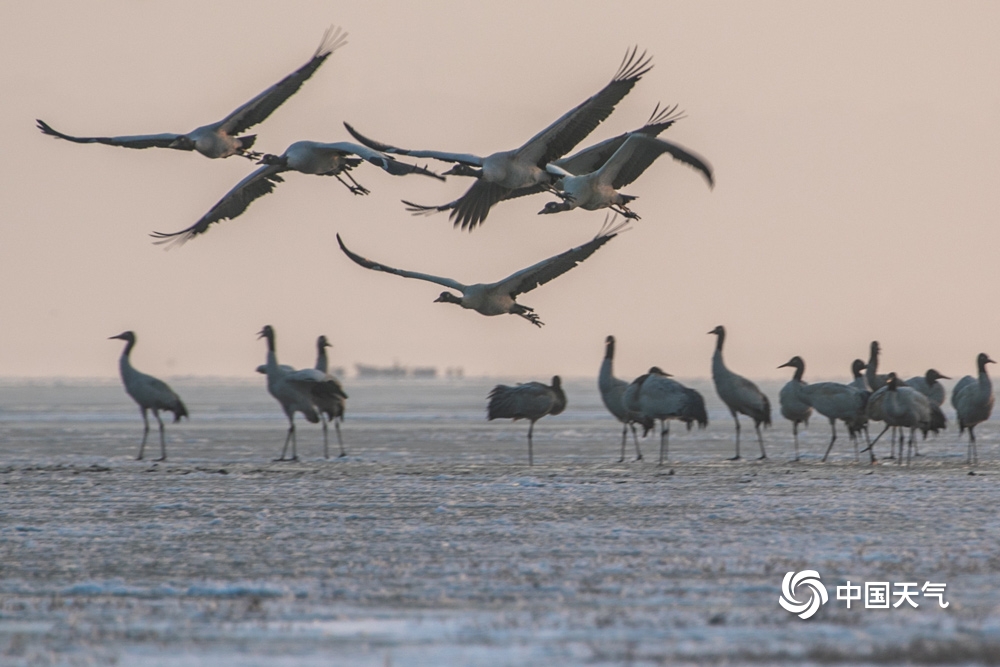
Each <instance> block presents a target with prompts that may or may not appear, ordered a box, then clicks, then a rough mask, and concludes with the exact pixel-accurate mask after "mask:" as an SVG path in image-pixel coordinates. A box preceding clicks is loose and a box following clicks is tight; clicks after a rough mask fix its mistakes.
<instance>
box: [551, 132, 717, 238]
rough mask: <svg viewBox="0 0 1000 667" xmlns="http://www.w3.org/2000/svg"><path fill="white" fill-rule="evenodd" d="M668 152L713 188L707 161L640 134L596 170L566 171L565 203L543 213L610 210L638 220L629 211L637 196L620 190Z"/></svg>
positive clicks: (561, 194)
mask: <svg viewBox="0 0 1000 667" xmlns="http://www.w3.org/2000/svg"><path fill="white" fill-rule="evenodd" d="M665 153H667V154H669V155H670V156H672V157H673V158H674V159H675V160H677V161H678V162H681V163H683V164H686V165H688V166H690V167H693V168H695V169H697V170H698V171H700V172H701V173H702V175H703V176H704V177H705V179H706V180H707V181H708V184H709V186H712V185H713V184H714V181H713V178H712V168H711V167H710V166H709V164H708V162H706V161H705V159H704V158H702V157H700V156H698V155H696V154H695V153H692V152H691V151H689V150H687V149H685V148H682V147H681V146H678V145H677V144H674V143H671V142H669V141H665V140H663V139H659V138H657V137H650V136H648V135H646V134H642V133H636V134H633V135H632V136H630V137H629V138H628V139H627V140H626V141H625V142H624V143H623V144H622V145H621V147H620V148H619V149H618V150H617V151H615V153H614V155H612V156H611V158H610V159H609V160H607V161H606V162H605V163H604V164H603V165H601V166H600V168H598V169H596V170H594V171H591V172H587V173H573V172H570V171H568V170H565V169H563V170H562V178H560V179H559V182H558V184H557V187H559V188H560V189H559V190H558V191H557V192H556V194H557V195H559V197H560V198H561V199H562V201H559V202H549V203H548V204H546V205H545V208H543V209H542V210H541V211H539V213H540V214H547V213H559V212H560V211H571V210H573V209H574V208H582V209H584V210H586V211H597V210H599V209H602V208H610V209H611V210H613V211H615V212H617V213H620V214H621V215H623V216H625V217H626V218H632V219H638V218H639V216H638V215H637V214H636V213H635V212H633V211H631V210H630V209H629V208H628V204H629V202H631V201H632V200H634V199H635V197H634V196H632V195H625V194H622V193H620V192H618V189H619V188H623V187H625V186H626V185H629V184H630V183H632V182H633V181H635V179H637V178H639V177H640V176H642V174H643V172H645V171H646V169H648V168H649V167H650V166H651V165H652V164H653V162H655V161H656V159H657V158H658V157H660V156H661V155H663V154H665ZM555 168H556V167H555V165H550V171H551V170H553V169H555Z"/></svg>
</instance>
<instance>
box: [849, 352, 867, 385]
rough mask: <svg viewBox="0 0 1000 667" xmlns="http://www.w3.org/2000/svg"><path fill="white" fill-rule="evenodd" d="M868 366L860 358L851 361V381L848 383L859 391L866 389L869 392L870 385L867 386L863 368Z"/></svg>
mask: <svg viewBox="0 0 1000 667" xmlns="http://www.w3.org/2000/svg"><path fill="white" fill-rule="evenodd" d="M867 368H868V364H866V363H865V362H864V361H863V360H862V359H855V360H854V361H852V362H851V378H852V379H851V381H850V382H849V383H848V384H850V385H851V386H852V387H854V388H855V389H860V390H861V391H867V392H869V393H871V387H869V386H868V382H867V381H866V380H865V370H866V369H867Z"/></svg>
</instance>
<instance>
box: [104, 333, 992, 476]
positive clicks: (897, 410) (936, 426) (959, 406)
mask: <svg viewBox="0 0 1000 667" xmlns="http://www.w3.org/2000/svg"><path fill="white" fill-rule="evenodd" d="M708 333H709V334H712V335H715V336H716V337H717V338H716V345H715V352H714V353H713V355H712V380H713V382H714V384H715V389H716V392H718V394H719V398H720V399H721V400H722V402H723V403H724V404H725V405H726V407H727V408H728V409H729V412H730V414H732V416H733V420H734V422H735V425H736V443H735V445H736V454H735V456H733V458H732V459H731V460H737V459H739V458H741V457H740V419H739V416H740V415H741V414H742V415H746V416H748V417H750V418H751V419H752V420H753V422H754V430H755V431H756V433H757V443H758V445H759V446H760V458H761V459H764V458H767V453H766V451H765V449H764V438H763V435H762V434H761V426H770V425H771V402H770V400H769V399H768V397H767V395H766V394H764V393H763V392H762V391H761V390H760V389H759V388H758V387H757V385H756V384H754V383H753V382H751V381H750V380H748V379H747V378H745V377H743V376H741V375H739V374H737V373H734V372H733V371H731V370H729V368H728V367H727V366H726V364H725V362H724V361H723V359H722V346H723V344H724V343H725V339H726V330H725V328H724V327H722V326H718V327H715V328H714V329H712V330H711V331H709V332H708ZM258 337H260V338H264V339H266V341H267V361H266V363H265V364H262V365H260V366H258V367H257V372H258V373H262V374H264V375H266V376H267V388H268V391H269V392H270V393H271V395H272V396H274V398H275V399H277V401H278V402H279V403H280V404H281V407H282V410H284V412H285V416H286V417H288V432H287V434H286V436H285V442H284V445H283V447H282V450H281V456H280V457H278V458H277V459H275V460H276V461H294V460H298V451H297V447H296V436H295V413H297V412H300V413H302V415H303V416H305V418H306V419H307V420H308V421H310V422H312V423H314V424H315V423H318V422H322V424H323V455H324V457H325V458H329V455H330V454H329V444H328V439H327V424H328V422H331V421H332V422H333V424H334V427H335V428H336V431H337V441H338V443H339V445H340V456H345V455H346V451H345V449H344V442H343V439H342V437H341V433H340V422H341V421H342V420H343V418H344V411H345V405H346V400H347V393H346V392H345V391H344V388H343V387H342V386H341V384H340V382H338V381H337V379H336V378H334V377H333V376H331V375H330V374H329V372H328V367H329V362H328V361H327V354H326V348H328V347H330V343H329V342H328V341H327V339H326V336H320V337H319V338H318V339H317V341H316V347H317V350H316V365H315V367H314V368H307V369H303V370H296V369H294V368H292V367H291V366H286V365H282V364H279V363H278V358H277V354H276V352H275V334H274V329H273V328H272V327H271V326H265V327H264V328H263V329H261V331H260V333H259V334H258ZM112 338H113V339H120V340H124V341H126V345H125V349H124V350H123V351H122V355H121V359H120V361H119V366H120V370H121V376H122V380H123V382H124V384H125V390H126V391H127V392H128V394H129V395H130V396H131V397H132V398H133V399H134V400H135V401H136V403H138V404H139V409H140V412H141V413H142V418H143V423H144V425H145V429H144V431H143V436H142V444H141V445H140V446H139V455H138V457H137V458H139V459H141V458H142V456H143V451H144V449H145V446H146V439H147V436H148V435H149V419H148V417H147V411H152V412H153V416H154V417H155V418H156V420H157V422H158V423H159V426H160V450H161V456H160V459H159V460H166V457H167V451H166V444H165V441H164V427H163V420H162V419H160V414H159V413H160V411H161V410H162V411H165V412H172V413H173V414H174V421H175V422H176V421H179V420H180V419H181V417H186V416H187V415H188V412H187V408H186V407H185V405H184V403H183V402H182V401H181V399H180V397H179V396H178V395H177V394H176V393H175V392H174V391H173V390H172V389H170V387H169V386H167V384H166V383H164V382H163V381H161V380H158V379H156V378H154V377H152V376H150V375H146V374H145V373H141V372H139V371H137V370H135V368H133V367H132V364H131V361H130V355H131V353H132V348H133V347H135V340H136V338H135V334H134V333H133V332H131V331H126V332H124V333H122V334H119V335H117V336H112ZM879 351H880V350H879V344H878V342H877V341H873V342H872V344H871V355H870V358H869V361H868V363H867V364H866V363H865V362H864V361H861V360H860V359H856V360H855V361H854V362H853V364H852V365H851V370H852V372H853V374H854V379H853V380H852V381H851V382H850V383H847V384H841V383H838V382H818V383H813V384H810V383H806V382H804V381H803V379H802V378H803V375H804V373H805V362H804V361H803V360H802V358H801V357H798V356H795V357H792V358H791V359H790V360H789V361H787V362H786V363H784V364H781V366H778V368H786V367H788V368H794V369H795V374H794V376H793V378H792V379H791V380H790V381H789V382H788V383H787V384H785V385H784V386H783V387H782V388H781V392H780V394H779V402H780V405H781V414H782V416H783V417H785V418H786V419H788V420H789V421H790V422H792V433H793V438H794V441H795V460H796V461H798V460H799V441H798V427H799V424H808V422H809V418H810V417H811V416H812V414H813V411H815V412H816V413H818V414H820V415H822V416H824V417H826V418H827V419H829V420H830V444H829V445H828V446H827V448H826V452H825V453H824V455H823V461H824V462H825V461H826V459H827V457H828V456H829V455H830V451H831V450H832V449H833V444H834V442H835V441H836V439H837V426H836V423H837V421H841V422H843V423H844V425H845V426H846V427H847V429H848V433H849V434H850V436H851V439H852V440H853V441H854V455H855V460H857V458H858V436H859V434H861V433H864V434H865V440H866V442H867V449H866V451H868V452H870V454H869V456H870V460H871V462H872V463H875V461H876V459H875V453H874V445H875V443H877V442H878V439H879V438H880V437H881V436H882V434H884V433H885V432H886V431H887V430H889V429H890V428H898V429H899V452H898V457H897V459H896V460H897V462H899V463H902V461H903V444H904V432H903V429H909V431H910V437H909V440H908V448H907V456H906V459H907V463H908V464H909V462H910V460H911V458H912V456H913V453H914V447H915V443H914V434H915V432H916V431H917V430H918V429H919V430H921V431H922V432H923V434H924V436H925V437H926V435H927V433H928V432H931V431H933V432H935V433H937V432H938V431H940V430H942V429H944V428H945V425H946V420H945V416H944V413H943V412H942V411H941V405H942V404H943V403H944V400H945V391H944V387H943V386H942V385H941V383H940V382H938V380H940V379H950V378H947V377H946V376H944V375H942V374H941V373H939V372H938V371H936V370H934V369H933V368H932V369H930V370H928V371H927V373H926V374H925V375H923V376H918V377H915V378H911V379H909V380H907V381H906V382H905V383H904V382H903V381H902V380H901V379H900V378H899V377H898V376H897V375H896V373H887V374H879V373H878V355H879ZM614 356H615V338H614V336H608V337H607V339H606V340H605V352H604V360H603V361H602V362H601V367H600V371H599V373H598V377H597V386H598V389H599V390H600V393H601V399H602V400H603V402H604V405H605V407H607V409H608V411H609V412H610V413H611V414H612V415H613V416H614V417H615V418H616V419H618V421H620V422H621V423H622V439H621V456H620V457H619V459H618V460H619V462H622V461H624V460H625V445H626V441H627V439H628V432H629V430H631V431H632V438H633V440H634V442H635V451H636V460H641V459H642V451H641V449H640V448H639V439H638V435H637V432H636V425H640V426H642V427H643V436H645V435H646V434H648V433H649V431H651V430H652V429H653V428H654V427H655V425H656V422H657V421H659V422H660V423H661V429H660V456H659V465H663V463H664V462H665V461H666V460H667V459H668V454H669V452H668V439H669V435H670V421H671V420H677V421H681V422H683V423H684V424H685V425H686V426H687V428H688V429H689V430H690V429H691V427H692V426H693V425H694V424H697V425H698V426H699V427H700V428H704V427H706V426H707V425H708V413H707V411H706V409H705V399H704V398H703V397H702V395H701V394H700V393H698V392H697V391H696V390H694V389H691V388H690V387H685V386H684V385H683V384H681V383H680V382H678V381H676V380H674V379H672V378H671V376H670V374H669V373H666V372H664V371H663V370H662V369H660V368H659V367H657V366H654V367H652V368H650V369H649V372H648V373H646V374H644V375H642V376H640V377H638V378H636V379H635V380H633V381H632V382H631V383H629V382H625V381H624V380H620V379H618V378H616V377H615V376H614ZM992 363H995V362H994V361H993V360H992V359H990V358H989V356H988V355H986V354H985V353H982V354H979V356H978V357H977V358H976V365H977V368H978V375H977V376H975V377H973V376H971V375H967V376H965V377H963V378H962V379H961V380H959V381H958V383H957V384H956V385H955V387H954V389H953V390H952V395H951V402H952V405H953V406H954V408H955V412H956V415H957V417H958V425H959V433H960V434H961V433H962V432H964V431H965V430H966V429H968V431H969V446H968V455H967V460H968V463H970V464H972V463H977V462H978V454H977V452H976V436H975V428H976V426H977V425H978V424H980V423H982V422H984V421H986V420H987V419H989V417H990V414H991V412H992V410H993V384H992V382H991V381H990V377H989V375H988V374H987V372H986V366H987V364H992ZM487 401H488V404H487V408H486V415H487V419H488V420H493V419H514V420H518V419H527V420H528V421H529V422H530V425H529V427H528V464H529V465H533V464H534V448H533V441H532V436H533V433H534V430H535V422H537V421H538V420H539V419H541V418H542V417H545V416H547V415H558V414H559V413H561V412H562V411H563V410H565V409H566V404H567V399H566V393H565V391H563V388H562V381H561V379H560V378H559V376H558V375H557V376H555V377H553V378H552V384H551V385H546V384H543V383H541V382H527V383H523V384H517V385H514V386H508V385H502V384H501V385H497V386H496V387H494V388H493V390H492V391H490V393H489V395H488V396H487ZM869 421H880V422H883V423H884V424H885V428H884V429H883V430H882V433H880V434H879V435H878V436H876V438H875V439H874V440H871V439H870V438H869V437H868V422H869ZM895 442H896V440H895V437H893V440H892V444H891V445H890V447H891V449H892V451H891V452H890V458H892V457H894V456H897V454H896V452H895ZM289 445H291V456H286V454H288V450H289Z"/></svg>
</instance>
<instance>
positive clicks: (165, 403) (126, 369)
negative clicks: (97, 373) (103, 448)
mask: <svg viewBox="0 0 1000 667" xmlns="http://www.w3.org/2000/svg"><path fill="white" fill-rule="evenodd" d="M115 339H117V340H123V341H125V349H124V350H122V356H121V358H119V359H118V370H119V372H120V373H121V376H122V383H123V384H124V385H125V392H126V393H127V394H128V395H129V396H131V397H132V400H134V401H135V402H136V403H138V404H139V412H140V413H141V414H142V423H143V430H142V443H141V444H140V445H139V455H138V456H136V457H135V458H136V460H137V461H141V460H142V454H143V451H144V450H145V449H146V438H147V437H149V417H148V416H147V414H146V413H147V411H149V410H152V411H153V416H154V417H156V421H157V423H159V425H160V458H158V459H157V461H166V460H167V443H166V440H165V438H164V434H163V420H162V419H160V410H164V411H166V412H172V413H174V423H177V422H179V421H180V420H181V417H187V416H188V411H187V407H185V406H184V403H183V401H181V398H180V396H178V395H177V393H176V392H174V390H173V389H171V388H170V387H169V386H168V385H167V383H166V382H164V381H163V380H158V379H157V378H155V377H153V376H152V375H146V374H145V373H142V372H140V371H137V370H136V369H134V368H133V367H132V362H131V361H130V360H129V355H131V354H132V348H133V347H135V333H134V332H132V331H125V332H123V333H120V334H118V335H117V336H111V337H110V338H109V339H108V340H115Z"/></svg>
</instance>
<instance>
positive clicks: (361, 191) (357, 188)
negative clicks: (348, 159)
mask: <svg viewBox="0 0 1000 667" xmlns="http://www.w3.org/2000/svg"><path fill="white" fill-rule="evenodd" d="M343 174H344V176H347V178H348V180H350V181H351V183H347V182H346V181H345V180H344V179H342V178H341V177H340V174H334V176H336V177H337V180H338V181H340V182H341V183H343V184H344V187H345V188H347V189H348V190H350V191H351V192H352V193H354V194H356V195H367V194H370V193H371V191H370V190H369V189H368V188H366V187H364V186H363V185H361V184H360V183H358V182H357V181H356V180H354V177H353V176H351V175H350V174H349V173H348V172H346V171H345V172H343ZM352 184H353V185H352Z"/></svg>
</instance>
